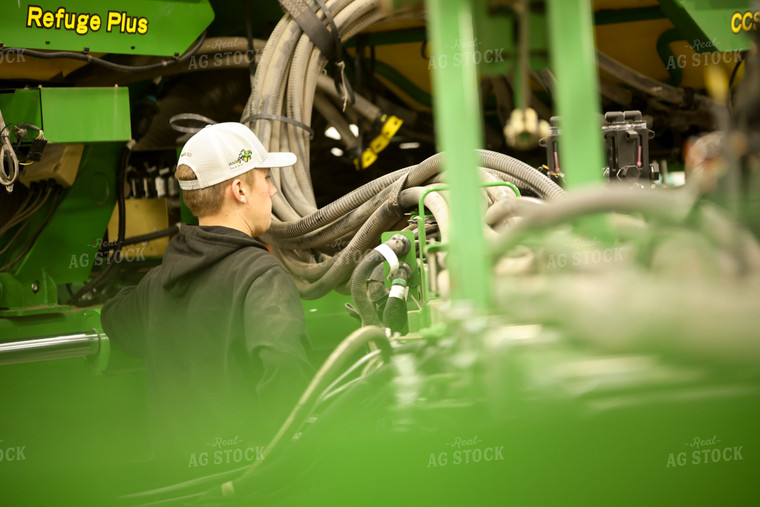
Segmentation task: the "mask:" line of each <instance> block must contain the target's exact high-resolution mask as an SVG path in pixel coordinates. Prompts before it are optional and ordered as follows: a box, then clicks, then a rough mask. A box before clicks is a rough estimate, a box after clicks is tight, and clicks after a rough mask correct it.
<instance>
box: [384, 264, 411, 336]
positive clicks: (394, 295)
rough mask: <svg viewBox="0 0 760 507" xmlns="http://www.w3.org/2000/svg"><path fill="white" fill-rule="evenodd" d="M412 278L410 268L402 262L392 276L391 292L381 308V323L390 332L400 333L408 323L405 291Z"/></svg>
mask: <svg viewBox="0 0 760 507" xmlns="http://www.w3.org/2000/svg"><path fill="white" fill-rule="evenodd" d="M411 278H412V268H411V267H410V266H409V264H407V263H405V262H402V263H401V264H400V265H399V269H398V271H397V272H396V274H395V275H394V277H393V283H392V285H391V292H390V294H388V301H387V302H386V303H385V310H383V323H384V324H385V327H388V328H390V330H391V332H392V333H402V332H404V330H405V329H407V327H408V325H409V314H408V312H407V307H406V293H407V290H408V287H409V280H410V279H411Z"/></svg>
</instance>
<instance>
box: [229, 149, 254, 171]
mask: <svg viewBox="0 0 760 507" xmlns="http://www.w3.org/2000/svg"><path fill="white" fill-rule="evenodd" d="M251 155H252V153H251V150H246V149H242V150H240V154H239V155H238V158H237V160H233V161H232V162H230V164H229V165H230V169H235V168H236V167H239V166H240V164H243V163H245V162H248V161H249V160H251Z"/></svg>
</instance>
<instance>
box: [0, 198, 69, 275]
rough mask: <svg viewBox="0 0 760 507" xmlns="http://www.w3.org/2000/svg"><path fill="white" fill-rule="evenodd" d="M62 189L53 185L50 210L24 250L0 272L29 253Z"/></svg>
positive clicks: (50, 216) (48, 220)
mask: <svg viewBox="0 0 760 507" xmlns="http://www.w3.org/2000/svg"><path fill="white" fill-rule="evenodd" d="M62 190H63V187H61V186H60V185H56V186H55V189H54V190H53V199H52V202H51V204H50V210H49V211H48V214H47V215H46V216H45V219H44V220H43V222H42V225H40V227H39V228H38V229H37V231H36V232H35V233H34V235H33V236H32V239H31V240H29V244H28V245H27V247H26V249H24V251H23V252H21V253H20V254H19V255H18V256H17V257H16V258H15V259H13V260H12V261H11V262H9V263H8V264H6V265H5V266H3V267H0V272H1V271H6V270H8V269H10V268H11V267H12V266H13V265H14V264H16V263H17V262H18V261H20V260H21V259H23V258H24V257H25V256H26V254H28V253H29V250H31V249H32V246H34V243H35V242H36V241H37V238H39V237H40V234H42V231H43V230H44V229H45V227H47V224H48V223H49V222H50V219H51V218H53V213H55V210H56V204H58V197H59V194H60V192H61V191H62Z"/></svg>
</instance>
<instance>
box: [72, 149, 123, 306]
mask: <svg viewBox="0 0 760 507" xmlns="http://www.w3.org/2000/svg"><path fill="white" fill-rule="evenodd" d="M131 146H132V142H130V143H128V144H127V146H125V147H124V149H122V151H121V156H120V157H119V167H118V169H117V171H116V202H117V206H118V209H119V227H118V232H117V237H116V242H115V243H114V245H113V249H114V250H120V249H121V247H122V246H123V244H124V236H125V231H126V228H127V222H126V219H127V217H126V215H127V204H126V196H125V195H124V182H125V181H124V180H125V179H126V173H127V163H128V162H129V155H130V154H131V153H132V148H131ZM115 264H116V263H114V262H109V263H108V265H107V266H106V267H105V268H103V270H102V271H101V272H100V273H98V275H97V276H96V277H95V278H93V279H92V280H90V281H89V282H88V283H86V284H85V285H84V286H83V287H82V288H81V289H79V290H78V291H77V293H76V294H74V296H73V297H72V298H71V302H72V303H73V304H74V305H76V306H81V305H82V304H83V303H85V302H84V301H83V297H84V295H85V294H88V293H89V292H90V291H91V290H92V289H94V288H96V287H98V285H100V283H101V282H102V281H103V279H104V278H105V277H106V276H107V275H108V273H109V272H110V271H111V269H113V266H115Z"/></svg>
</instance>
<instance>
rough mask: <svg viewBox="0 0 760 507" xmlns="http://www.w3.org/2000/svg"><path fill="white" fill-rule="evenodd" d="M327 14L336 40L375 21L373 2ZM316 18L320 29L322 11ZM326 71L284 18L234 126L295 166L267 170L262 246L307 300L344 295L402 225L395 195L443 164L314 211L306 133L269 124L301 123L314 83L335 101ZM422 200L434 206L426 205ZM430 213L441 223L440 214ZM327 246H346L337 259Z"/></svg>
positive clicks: (533, 173)
mask: <svg viewBox="0 0 760 507" xmlns="http://www.w3.org/2000/svg"><path fill="white" fill-rule="evenodd" d="M326 5H327V8H328V9H329V10H330V12H331V14H332V16H333V19H334V22H335V24H336V26H337V27H338V31H339V33H340V37H341V39H342V40H343V41H346V40H348V39H349V38H351V37H352V36H353V35H355V34H356V33H358V32H360V31H361V30H364V29H365V28H367V27H368V26H370V25H372V24H373V23H375V22H377V21H379V20H381V19H382V18H383V14H382V13H381V11H380V9H379V5H380V1H379V0H354V1H351V0H328V1H327V2H326ZM316 13H317V16H318V17H319V18H320V19H322V20H325V15H324V13H323V12H322V11H321V10H318V11H316ZM326 26H327V24H326ZM326 64H327V61H326V59H325V57H324V56H323V55H322V53H321V52H320V51H319V50H318V49H317V48H316V47H315V46H314V44H313V43H312V42H311V40H310V39H309V37H308V36H307V35H305V34H304V33H303V31H302V30H301V28H300V27H299V26H298V24H297V23H296V22H295V21H294V20H293V18H292V17H291V16H290V15H289V14H286V15H285V16H283V18H282V19H281V20H280V22H279V23H278V24H277V26H276V27H275V29H274V30H273V32H272V34H271V36H270V38H269V40H268V41H267V44H266V46H265V48H264V52H263V54H262V55H261V59H260V61H259V65H258V67H257V70H256V75H255V78H254V88H253V91H252V93H251V96H250V97H249V99H248V103H247V104H246V108H245V111H244V113H243V117H242V119H241V121H242V122H243V123H244V124H246V125H248V126H249V127H250V128H251V129H252V130H253V131H254V132H255V133H256V135H257V136H258V137H259V139H260V140H261V142H262V143H263V144H264V147H265V148H267V150H269V151H291V152H293V153H295V154H296V156H297V158H298V162H297V163H296V164H295V166H294V168H293V169H289V168H288V169H284V170H279V169H273V171H272V173H273V177H274V182H275V185H276V186H277V188H278V189H279V190H280V191H279V192H278V193H277V194H276V195H275V196H274V198H273V200H272V213H273V218H272V226H271V228H270V230H269V232H268V233H267V234H265V235H264V236H263V237H262V239H263V240H264V241H266V242H268V243H270V244H271V245H272V246H273V251H274V252H275V254H276V255H277V256H278V257H279V258H280V259H281V260H282V261H283V263H284V264H285V266H286V267H287V268H288V269H289V270H290V271H291V273H292V274H293V275H294V277H295V279H296V283H297V285H298V287H299V290H300V292H301V296H302V297H303V298H306V299H314V298H318V297H321V296H323V295H325V294H327V293H328V292H330V291H331V290H333V289H335V288H336V287H341V286H345V284H346V282H347V281H348V280H349V278H350V277H351V273H352V272H353V270H354V268H355V266H356V264H357V263H358V262H359V261H360V260H361V259H362V257H363V256H364V254H365V252H366V251H367V250H368V249H371V248H373V247H374V246H376V245H377V244H378V243H379V239H380V235H381V234H382V233H383V232H385V231H386V230H388V228H389V227H391V226H393V225H394V224H396V223H397V222H398V221H399V220H400V218H401V217H403V214H404V212H405V207H404V205H403V204H405V203H407V202H408V201H409V199H406V198H405V199H400V196H401V193H402V191H403V190H405V189H409V188H415V187H420V186H422V185H424V184H425V183H427V182H428V181H429V180H431V179H432V178H434V177H435V176H436V175H438V173H439V172H440V170H441V160H442V155H441V154H437V155H434V156H433V157H430V158H428V159H426V160H424V161H422V162H420V163H419V164H417V165H415V166H412V167H407V168H404V169H400V170H398V171H395V172H392V173H390V174H387V175H385V176H382V177H380V178H378V179H376V180H374V181H372V182H370V183H367V184H366V185H364V186H362V187H360V188H357V189H356V190H354V191H352V192H350V193H348V194H346V195H345V196H343V197H341V198H340V199H338V200H336V201H334V202H332V203H330V204H328V205H327V206H325V207H323V208H321V209H317V207H316V201H315V199H314V191H313V188H312V183H311V175H310V171H309V144H310V134H309V132H308V130H306V129H304V128H302V127H300V126H298V125H294V124H292V123H288V122H284V121H281V120H278V119H273V118H276V117H285V118H289V119H292V120H295V121H296V122H300V123H302V124H304V125H306V126H308V125H309V124H310V121H311V114H312V106H313V103H314V95H315V92H316V89H317V85H318V82H319V81H320V80H321V85H320V88H321V89H322V90H323V91H325V92H326V93H328V94H329V95H331V96H333V97H334V96H337V92H335V93H333V91H332V90H330V88H329V87H328V86H327V83H326V81H325V78H324V77H321V75H322V70H323V69H324V68H325V66H326ZM357 100H358V101H359V102H360V104H358V105H357V106H356V107H359V109H360V110H361V111H365V113H366V114H371V113H372V111H374V109H372V104H371V103H369V102H368V101H366V99H363V98H358V99H357ZM260 115H261V116H263V117H260ZM479 156H480V158H481V160H482V162H481V165H482V166H483V167H485V168H488V169H490V170H492V171H494V174H495V175H496V176H497V177H498V178H500V179H502V180H505V181H509V182H512V183H514V184H516V185H517V186H518V187H522V188H529V189H531V190H533V191H535V192H536V193H538V194H539V195H541V196H542V197H544V198H546V199H556V198H557V197H559V196H560V195H562V194H563V191H562V189H561V188H560V187H558V186H557V185H556V184H554V183H553V182H552V181H551V180H550V179H549V178H547V177H545V176H544V175H543V174H541V173H540V172H538V171H537V170H535V169H534V168H532V167H530V166H529V165H527V164H524V163H522V162H520V161H519V160H516V159H513V158H511V157H508V156H506V155H502V154H500V153H495V152H490V151H480V152H479ZM417 192H419V191H418V190H415V193H417ZM406 195H409V194H404V196H406ZM402 201H403V202H402ZM430 201H431V202H438V201H436V197H435V196H434V197H432V198H431V199H430ZM427 202H428V200H427V199H426V203H427ZM435 211H436V214H438V215H442V213H441V210H440V209H436V210H435ZM335 245H341V246H342V245H345V247H344V248H342V249H339V251H337V252H336V251H335V250H336V248H335Z"/></svg>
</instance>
